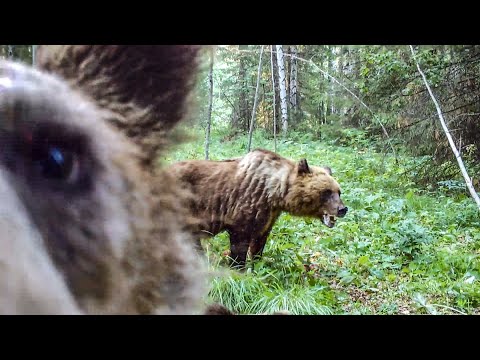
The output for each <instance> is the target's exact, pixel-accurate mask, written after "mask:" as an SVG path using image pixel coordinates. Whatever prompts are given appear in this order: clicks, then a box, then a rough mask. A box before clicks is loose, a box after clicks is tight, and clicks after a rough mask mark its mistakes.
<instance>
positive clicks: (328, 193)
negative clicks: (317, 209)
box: [320, 189, 332, 201]
mask: <svg viewBox="0 0 480 360" xmlns="http://www.w3.org/2000/svg"><path fill="white" fill-rule="evenodd" d="M330 196H332V190H328V189H327V190H324V191H323V192H322V194H321V195H320V197H321V199H322V200H323V201H327V200H328V199H329V198H330Z"/></svg>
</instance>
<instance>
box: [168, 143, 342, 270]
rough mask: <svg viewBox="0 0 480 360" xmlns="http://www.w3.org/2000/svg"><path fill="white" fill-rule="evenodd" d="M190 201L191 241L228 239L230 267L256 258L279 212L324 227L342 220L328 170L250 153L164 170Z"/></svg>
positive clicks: (337, 191)
mask: <svg viewBox="0 0 480 360" xmlns="http://www.w3.org/2000/svg"><path fill="white" fill-rule="evenodd" d="M168 171H170V172H171V173H172V174H173V175H174V177H175V178H178V179H179V181H181V182H182V183H183V184H184V185H183V186H184V187H185V188H187V189H189V190H191V192H192V193H193V197H192V198H191V199H190V202H189V207H190V210H191V211H192V214H193V216H195V217H196V218H197V221H198V222H197V224H196V225H195V227H194V228H193V229H192V232H193V233H195V234H196V237H197V239H201V238H203V237H210V236H214V235H216V234H218V233H220V232H222V231H224V230H226V231H227V232H228V233H229V237H230V257H231V259H232V261H233V265H238V266H240V267H244V265H245V262H246V258H247V253H248V251H250V255H251V256H252V257H253V258H255V257H260V256H261V255H262V252H263V249H264V247H265V243H266V241H267V238H268V235H269V234H270V231H271V229H272V227H273V225H274V224H275V221H276V220H277V218H278V217H279V215H280V214H281V213H282V212H288V213H290V214H292V215H296V216H303V217H316V218H320V219H322V221H323V223H324V224H325V225H326V226H328V227H333V226H334V225H335V221H336V217H343V216H345V215H346V213H347V210H348V208H347V207H345V205H344V204H343V202H342V200H341V198H340V195H341V189H340V185H339V184H338V182H337V181H336V180H335V179H334V178H333V177H332V174H331V169H330V168H328V167H318V166H309V165H308V163H307V160H306V159H302V160H300V161H299V162H298V163H296V162H294V161H292V160H289V159H287V158H284V157H282V156H280V155H278V154H276V153H274V152H271V151H268V150H263V149H256V150H253V151H251V152H250V153H248V154H247V155H245V156H244V157H240V158H236V159H229V160H223V161H211V160H188V161H181V162H177V163H174V164H171V165H170V166H169V168H168Z"/></svg>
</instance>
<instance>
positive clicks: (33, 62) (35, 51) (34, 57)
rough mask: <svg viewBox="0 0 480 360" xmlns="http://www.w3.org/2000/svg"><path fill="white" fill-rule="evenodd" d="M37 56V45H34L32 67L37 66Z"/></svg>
mask: <svg viewBox="0 0 480 360" xmlns="http://www.w3.org/2000/svg"><path fill="white" fill-rule="evenodd" d="M36 54H37V45H32V66H35V60H36Z"/></svg>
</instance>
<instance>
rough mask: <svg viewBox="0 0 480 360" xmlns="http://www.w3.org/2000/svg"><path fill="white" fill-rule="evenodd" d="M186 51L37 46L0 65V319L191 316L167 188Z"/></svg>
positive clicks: (187, 80)
mask: <svg viewBox="0 0 480 360" xmlns="http://www.w3.org/2000/svg"><path fill="white" fill-rule="evenodd" d="M198 52H199V48H198V47H197V46H127V45H105V46H103V45H102V46H93V45H81V46H73V45H68V46H67V45H65V46H51V47H48V46H47V47H40V48H39V49H38V52H37V60H38V64H37V65H38V69H32V68H31V67H28V66H25V65H22V64H20V63H14V62H7V61H0V119H1V121H0V250H1V251H0V313H1V314H153V313H161V314H164V313H167V314H168V313H198V312H200V311H203V310H202V306H203V305H202V301H203V299H204V296H205V290H206V289H205V288H204V285H205V281H206V277H205V273H204V268H203V266H202V262H201V261H200V259H199V258H198V256H197V255H196V253H195V252H194V251H193V246H192V243H193V240H192V238H191V236H190V235H189V234H188V233H187V232H185V231H184V228H185V226H186V225H187V224H188V223H189V218H188V215H187V214H186V211H185V209H184V208H182V206H181V202H180V199H181V198H182V196H183V194H184V193H183V190H182V189H181V188H178V187H177V186H176V179H175V178H172V177H171V176H170V175H169V174H168V173H166V172H164V171H162V170H158V169H156V168H155V167H154V162H155V161H156V159H157V155H158V151H159V150H161V149H163V148H164V146H165V145H166V143H167V140H168V139H169V138H170V137H171V135H170V130H171V129H172V128H173V127H174V125H175V124H176V123H177V122H178V121H180V120H182V119H184V118H185V115H186V113H185V109H186V105H187V103H188V99H189V97H188V95H189V93H190V91H191V89H192V85H193V82H194V75H195V72H196V67H197V54H198Z"/></svg>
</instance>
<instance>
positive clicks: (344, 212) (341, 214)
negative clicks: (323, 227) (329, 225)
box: [338, 206, 348, 217]
mask: <svg viewBox="0 0 480 360" xmlns="http://www.w3.org/2000/svg"><path fill="white" fill-rule="evenodd" d="M347 211H348V207H346V206H345V207H344V208H341V209H338V216H340V217H343V216H345V215H347Z"/></svg>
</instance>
